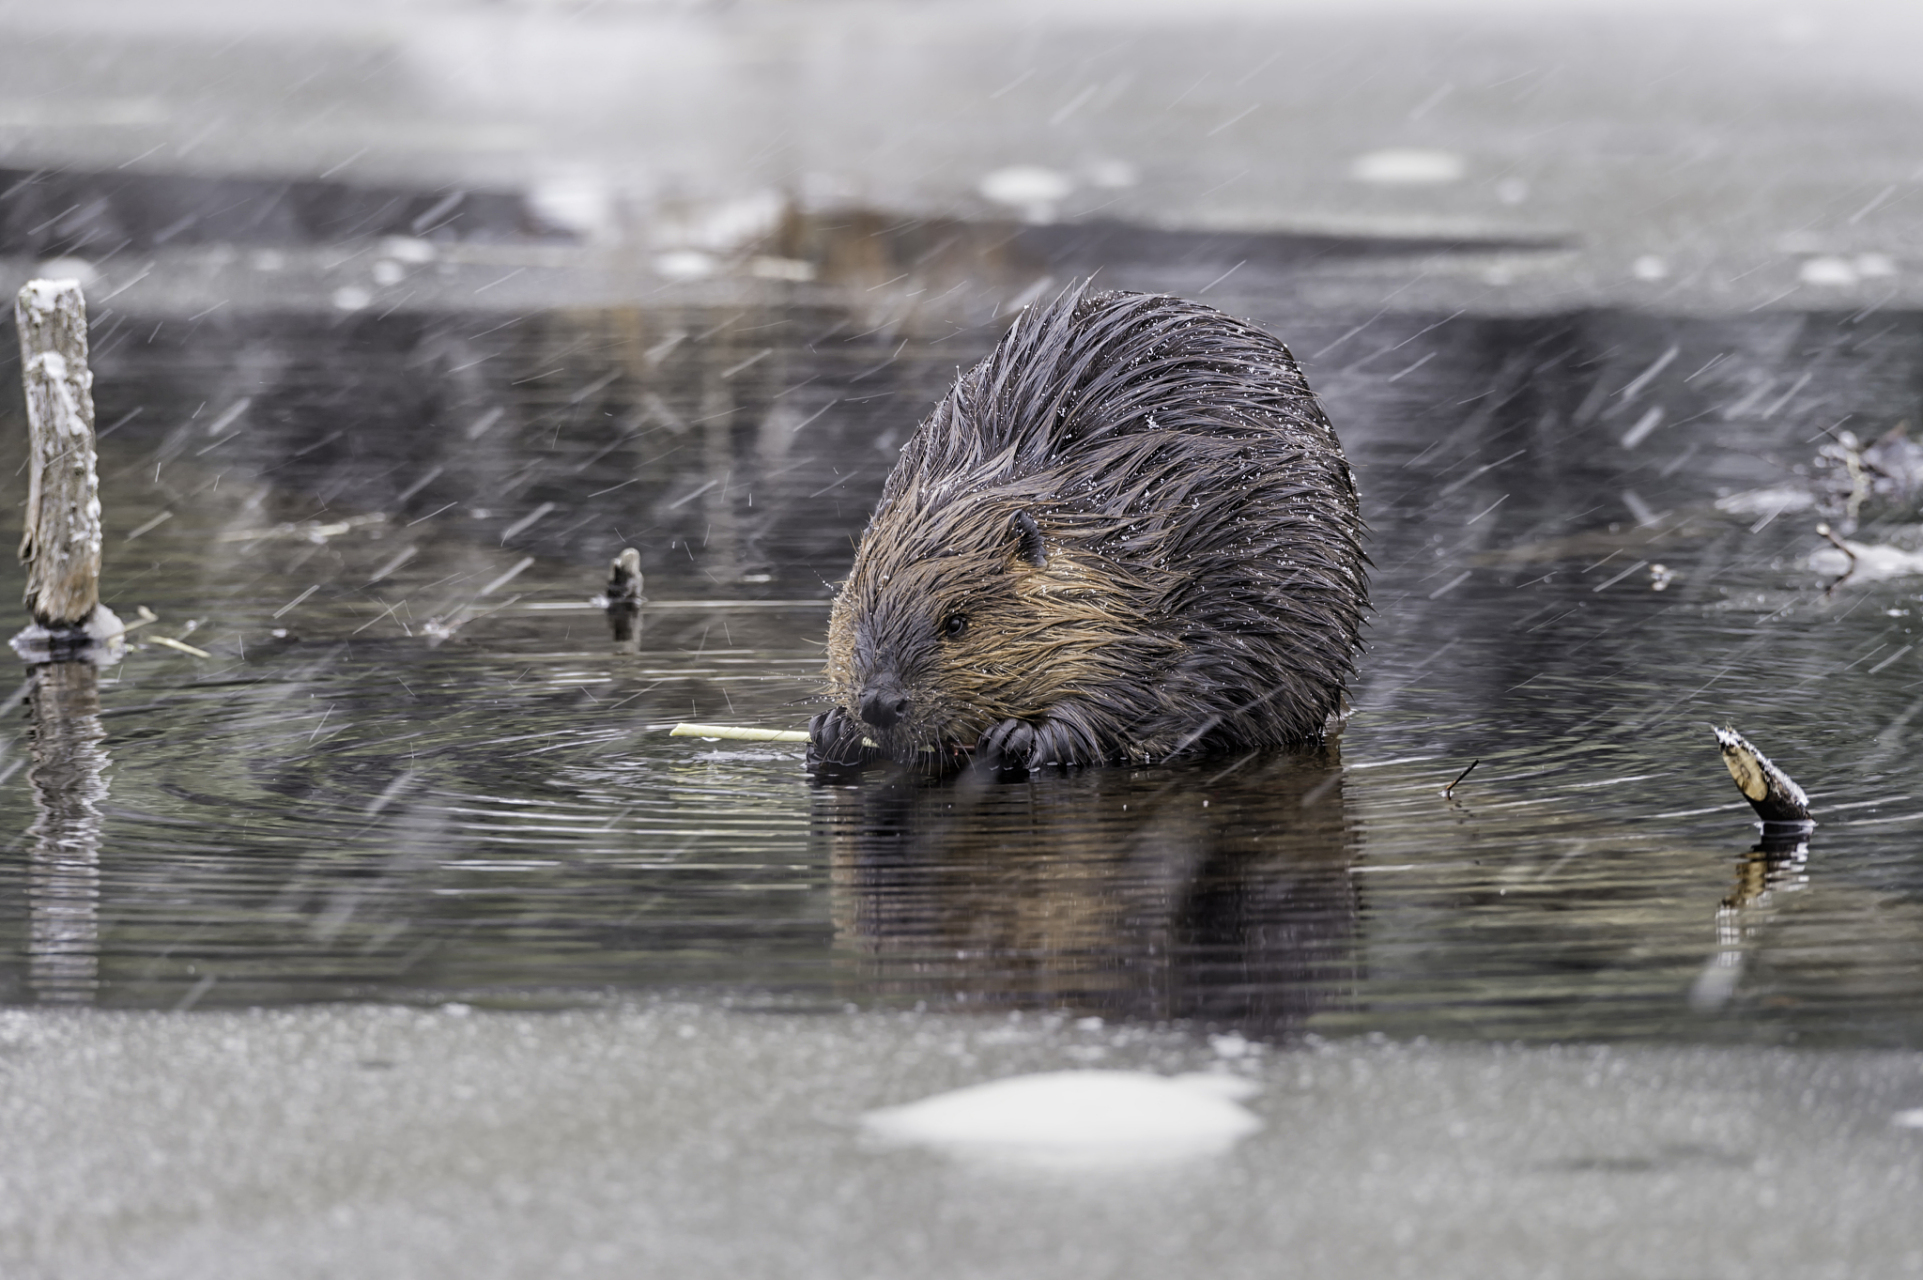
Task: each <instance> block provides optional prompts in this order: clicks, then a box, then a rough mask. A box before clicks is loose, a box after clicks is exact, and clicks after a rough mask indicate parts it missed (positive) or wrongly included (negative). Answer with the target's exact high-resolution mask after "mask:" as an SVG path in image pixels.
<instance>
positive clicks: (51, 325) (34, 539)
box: [13, 280, 121, 662]
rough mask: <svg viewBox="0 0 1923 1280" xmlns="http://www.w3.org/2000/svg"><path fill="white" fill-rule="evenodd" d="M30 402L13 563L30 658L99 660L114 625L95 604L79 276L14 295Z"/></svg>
mask: <svg viewBox="0 0 1923 1280" xmlns="http://www.w3.org/2000/svg"><path fill="white" fill-rule="evenodd" d="M13 314H14V320H15V323H16V325H17V327H18V328H19V330H20V376H21V381H22V383H23V384H24V390H25V392H26V401H27V451H28V453H27V507H26V515H25V519H24V529H23V531H22V535H21V538H20V560H21V563H22V564H24V565H26V567H27V594H26V605H27V610H28V612H30V613H31V614H32V615H33V621H34V624H35V625H34V626H32V627H29V628H28V629H27V630H26V631H23V632H21V633H20V634H19V635H18V636H16V637H14V641H13V647H14V649H15V651H16V652H18V653H19V654H20V656H21V657H23V658H25V659H27V661H29V662H63V661H71V660H74V659H89V660H98V659H99V657H101V656H102V652H103V650H104V649H108V648H112V647H113V644H114V637H115V636H117V634H118V633H119V632H120V630H121V626H120V620H119V619H118V618H115V617H114V616H113V614H112V612H111V611H109V610H107V609H105V608H103V607H101V604H100V482H99V480H98V479H97V478H96V476H95V473H94V435H93V374H92V373H91V372H89V371H88V369H87V304H86V301H85V299H84V298H82V297H81V294H80V283H79V281H77V280H30V281H28V282H27V284H26V286H25V287H24V288H22V289H21V290H20V293H19V296H18V297H16V298H15V299H14V305H13Z"/></svg>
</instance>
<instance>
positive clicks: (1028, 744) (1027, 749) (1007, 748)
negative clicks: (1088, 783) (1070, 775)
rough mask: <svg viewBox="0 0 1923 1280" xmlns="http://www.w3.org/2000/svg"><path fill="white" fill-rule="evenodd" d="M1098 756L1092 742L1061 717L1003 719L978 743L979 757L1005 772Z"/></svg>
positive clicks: (1066, 764)
mask: <svg viewBox="0 0 1923 1280" xmlns="http://www.w3.org/2000/svg"><path fill="white" fill-rule="evenodd" d="M1095 758H1096V756H1095V755H1094V753H1093V751H1092V750H1091V749H1090V744H1088V743H1086V742H1084V741H1082V737H1081V735H1079V734H1077V733H1076V732H1075V731H1074V730H1073V729H1071V728H1070V727H1069V726H1068V725H1066V724H1064V723H1063V722H1062V721H1059V720H1040V721H1035V722H1030V721H1027V720H1004V721H1002V722H1001V723H1000V724H997V725H994V726H992V727H990V729H989V730H988V732H986V733H984V734H983V735H982V736H981V741H980V742H979V743H977V744H976V746H975V759H976V760H978V761H980V762H981V763H982V764H985V765H987V766H988V767H989V768H992V769H1000V770H1003V771H1004V772H1018V771H1020V770H1024V769H1028V770H1034V769H1040V768H1042V767H1044V766H1046V765H1057V766H1060V767H1063V768H1067V767H1070V766H1073V765H1078V764H1089V763H1091V762H1092V761H1093V760H1094V759H1095Z"/></svg>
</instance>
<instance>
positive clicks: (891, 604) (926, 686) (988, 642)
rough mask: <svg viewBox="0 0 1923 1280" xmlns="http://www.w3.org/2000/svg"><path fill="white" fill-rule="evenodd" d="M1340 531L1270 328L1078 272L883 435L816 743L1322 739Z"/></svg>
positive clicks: (1341, 564)
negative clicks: (885, 456)
mask: <svg viewBox="0 0 1923 1280" xmlns="http://www.w3.org/2000/svg"><path fill="white" fill-rule="evenodd" d="M1031 522H1032V523H1031ZM1036 534H1039V539H1037V537H1036ZM1360 535H1361V522H1360V519H1359V517H1358V515H1357V508H1356V496H1355V488H1354V483H1353V480H1352V478H1351V476H1350V474H1349V469H1348V465H1347V463H1346V461H1344V459H1343V456H1342V452H1341V447H1340V445H1339V444H1338V443H1337V441H1336V439H1335V435H1334V432H1333V431H1332V430H1331V429H1330V427H1329V425H1328V421H1327V419H1326V418H1325V417H1323V415H1322V412H1321V410H1320V408H1319V407H1318V406H1317V405H1316V402H1315V399H1314V396H1313V395H1312V393H1310V391H1309V389H1308V385H1307V383H1306V382H1305V381H1304V380H1303V379H1302V376H1301V373H1300V371H1299V370H1298V369H1297V368H1296V366H1295V362H1294V360H1293V359H1292V358H1291V357H1290V356H1289V354H1288V351H1287V350H1286V348H1284V347H1283V346H1282V344H1281V343H1279V342H1277V341H1276V340H1275V339H1274V338H1272V337H1270V336H1269V335H1267V334H1265V333H1263V332H1261V331H1260V330H1258V329H1255V328H1253V327H1252V326H1249V325H1246V324H1243V323H1241V322H1239V321H1235V320H1232V319H1230V318H1229V317H1227V316H1225V315H1223V314H1221V313H1220V312H1217V311H1214V310H1212V309H1210V308H1207V307H1203V306H1201V305H1199V304H1196V303H1190V302H1184V301H1181V300H1179V299H1175V298H1168V297H1159V296H1154V295H1145V294H1126V293H1106V294H1091V293H1088V292H1086V291H1085V290H1076V291H1071V292H1069V293H1067V294H1065V295H1063V297H1061V298H1060V299H1058V300H1057V301H1056V302H1055V303H1053V304H1052V305H1050V306H1047V307H1045V308H1042V307H1038V308H1033V309H1031V310H1030V311H1029V312H1027V313H1024V314H1023V315H1022V316H1021V317H1020V318H1019V319H1018V320H1017V321H1016V323H1015V325H1014V326H1013V327H1012V328H1011V330H1010V331H1009V333H1008V335H1007V336H1006V337H1004V338H1003V340H1002V342H1001V343H1000V344H999V345H998V346H997V348H996V350H995V351H994V352H993V353H991V354H990V355H989V356H988V357H987V358H986V359H984V360H983V361H982V362H981V363H980V364H978V365H976V366H975V367H974V368H973V369H971V370H969V371H968V372H967V373H964V374H963V375H962V376H961V377H960V378H959V379H958V380H957V382H956V384H955V386H954V388H953V389H952V390H951V391H950V392H949V394H948V395H947V396H946V397H945V398H944V399H943V400H942V402H941V403H940V404H939V405H937V406H936V408H935V410H934V412H933V413H932V414H931V415H930V416H929V418H928V419H927V421H925V422H924V423H923V424H922V426H921V428H920V430H919V431H918V432H917V433H916V435H915V437H914V438H913V439H912V440H911V441H910V442H909V445H908V446H907V448H905V449H904V450H903V453H902V457H901V460H900V462H899V463H898V464H897V465H896V468H895V470H894V472H893V474H892V475H890V477H889V479H888V482H887V485H886V487H885V489H884V490H883V495H882V500H881V503H880V505H879V506H878V507H877V509H876V511H875V515H874V517H873V519H872V520H871V521H870V523H869V526H868V529H867V531H866V532H865V533H864V535H863V537H862V541H861V546H860V548H859V550H858V551H857V553H856V557H855V563H854V566H853V568H852V570H851V571H850V573H849V576H848V579H847V581H846V582H845V583H844V584H843V586H842V589H841V592H840V594H839V596H838V597H837V599H836V601H835V607H834V611H833V615H832V617H831V620H830V624H829V643H828V668H827V679H828V690H829V694H830V697H831V698H832V699H833V701H834V703H835V706H834V707H833V708H832V709H831V710H830V711H828V712H826V713H824V714H823V715H821V716H818V717H816V720H815V722H814V724H813V726H811V728H812V730H813V741H812V744H811V751H810V755H811V758H812V759H814V760H815V761H816V763H818V764H822V763H835V762H844V763H845V762H852V761H853V760H855V759H857V758H858V757H859V756H860V755H861V754H862V749H861V747H860V743H861V740H862V739H863V738H864V737H865V738H867V739H869V740H872V741H873V742H875V743H876V744H878V746H879V748H880V750H881V752H883V753H885V754H887V755H890V756H892V757H894V758H896V759H898V760H901V761H905V762H912V763H919V764H921V765H923V766H925V767H929V768H933V769H946V768H950V767H954V766H956V765H959V764H961V763H964V762H966V760H967V759H968V758H969V757H970V755H971V753H972V754H974V755H975V756H977V757H985V758H989V759H992V760H994V761H996V762H998V763H1001V764H1005V765H1014V766H1022V767H1029V768H1033V767H1037V766H1040V765H1046V764H1051V763H1053V764H1094V763H1102V762H1111V761H1125V760H1126V761H1136V762H1149V761H1155V760H1162V759H1168V758H1172V757H1179V756H1186V755H1195V754H1200V753H1203V752H1208V751H1217V750H1227V749H1235V748H1246V747H1258V746H1271V745H1285V744H1302V743H1310V742H1314V741H1317V740H1319V739H1320V737H1321V735H1322V732H1323V728H1324V725H1325V723H1326V722H1327V720H1328V717H1329V716H1330V714H1331V713H1332V712H1333V711H1335V709H1336V707H1337V705H1338V703H1339V701H1340V699H1341V695H1342V691H1343V687H1344V685H1345V683H1346V681H1347V680H1348V679H1349V677H1350V676H1351V674H1352V672H1353V667H1354V655H1355V652H1356V648H1357V645H1358V643H1359V630H1360V626H1361V619H1362V614H1363V612H1364V610H1365V609H1366V607H1367V582H1366V577H1365V565H1366V560H1365V557H1364V556H1363V554H1362V550H1361V544H1360ZM954 618H961V619H964V620H965V626H964V627H963V628H962V629H961V631H960V634H958V635H955V634H950V633H949V627H950V625H951V624H950V619H954ZM864 717H866V718H864Z"/></svg>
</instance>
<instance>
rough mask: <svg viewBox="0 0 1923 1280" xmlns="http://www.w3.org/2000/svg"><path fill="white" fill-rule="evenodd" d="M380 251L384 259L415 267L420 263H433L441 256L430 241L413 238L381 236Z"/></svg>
mask: <svg viewBox="0 0 1923 1280" xmlns="http://www.w3.org/2000/svg"><path fill="white" fill-rule="evenodd" d="M380 250H381V256H382V257H384V258H392V259H394V261H396V262H405V263H408V264H410V265H412V266H416V267H418V266H420V265H421V264H422V263H426V262H432V261H434V259H436V258H438V257H439V256H440V254H441V251H440V250H439V249H437V248H435V247H434V242H433V241H432V240H422V239H419V238H418V237H415V236H382V237H381V243H380Z"/></svg>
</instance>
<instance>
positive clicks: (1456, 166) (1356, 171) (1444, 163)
mask: <svg viewBox="0 0 1923 1280" xmlns="http://www.w3.org/2000/svg"><path fill="white" fill-rule="evenodd" d="M1467 171H1468V165H1466V164H1465V163H1464V162H1463V159H1462V157H1461V156H1459V155H1457V154H1456V153H1455V152H1453V151H1426V150H1420V149H1418V148H1415V147H1390V148H1388V149H1386V150H1383V151H1367V152H1364V153H1363V154H1361V155H1359V156H1357V157H1356V158H1355V159H1354V160H1353V161H1351V162H1350V164H1349V176H1350V177H1352V178H1355V179H1357V180H1359V181H1362V182H1378V183H1382V184H1385V185H1394V186H1415V185H1421V184H1433V183H1441V182H1460V181H1461V180H1462V175H1463V174H1464V173H1466V172H1467Z"/></svg>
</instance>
